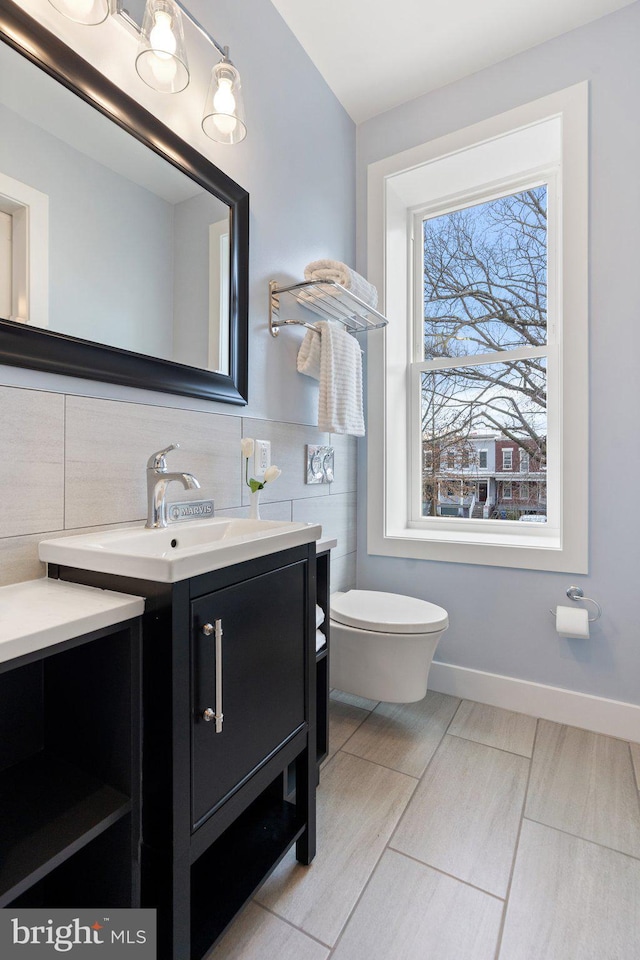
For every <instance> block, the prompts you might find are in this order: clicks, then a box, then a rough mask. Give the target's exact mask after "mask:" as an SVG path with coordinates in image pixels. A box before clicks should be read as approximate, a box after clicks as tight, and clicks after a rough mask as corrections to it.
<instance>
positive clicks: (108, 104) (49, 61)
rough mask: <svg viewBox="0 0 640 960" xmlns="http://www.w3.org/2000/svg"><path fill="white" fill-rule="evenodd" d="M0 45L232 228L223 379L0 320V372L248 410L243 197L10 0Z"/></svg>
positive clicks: (3, 2) (0, 0)
mask: <svg viewBox="0 0 640 960" xmlns="http://www.w3.org/2000/svg"><path fill="white" fill-rule="evenodd" d="M0 40H3V41H4V42H5V43H7V44H9V46H11V47H13V49H14V50H16V51H17V52H18V53H20V54H22V56H24V57H26V58H27V59H28V60H31V62H32V63H34V64H35V65H36V66H37V67H40V69H42V70H44V71H45V72H46V73H48V74H49V75H50V76H51V77H53V78H54V79H55V80H58V81H59V82H60V83H62V84H63V85H64V86H65V87H67V88H68V89H69V90H71V91H72V92H73V93H75V94H77V96H79V97H81V98H82V99H83V100H85V101H86V102H87V103H88V104H90V105H91V106H92V107H94V108H95V109H96V110H98V111H99V112H100V113H102V114H104V116H105V117H107V118H108V119H109V120H111V121H113V123H116V124H118V126H119V127H122V129H123V130H125V131H126V132H127V133H129V134H131V136H133V137H135V138H136V139H137V140H139V141H140V142H141V143H143V144H144V145H145V146H147V147H149V149H150V150H153V151H154V153H157V154H158V155H159V156H161V157H163V158H164V159H165V160H166V161H167V162H168V163H171V164H172V165H173V166H174V167H176V168H177V169H178V170H181V171H182V172H183V173H185V174H186V175H187V176H188V177H190V178H191V179H192V180H195V182H196V183H198V184H200V186H202V187H203V188H204V189H205V190H207V191H209V192H210V193H212V194H214V196H216V197H218V198H219V199H220V200H222V201H224V203H226V204H227V205H228V206H229V217H230V228H231V229H230V234H231V240H230V270H231V275H230V282H229V294H230V296H229V300H230V302H229V321H230V331H229V334H230V336H229V343H230V366H229V370H230V374H229V376H227V375H225V374H222V373H213V372H211V371H209V370H201V369H199V368H197V367H190V366H186V365H185V364H181V363H173V362H171V361H169V360H160V359H156V358H154V357H148V356H145V355H144V354H140V353H133V352H131V351H129V350H121V349H118V348H117V347H109V346H103V345H101V344H97V343H93V342H92V341H90V340H81V339H79V338H77V337H69V336H66V335H65V334H62V333H55V332H53V331H50V330H39V329H37V328H36V327H28V326H25V325H24V324H20V323H15V322H13V321H12V320H2V319H0V364H2V363H4V364H10V365H13V366H19V367H30V368H32V369H35V370H44V371H47V372H49V373H58V374H65V375H66V376H72V377H83V378H85V379H88V380H102V381H105V382H107V383H117V384H121V385H125V386H129V387H138V388H142V389H145V390H157V391H160V392H162V393H167V392H168V393H179V394H184V395H185V396H191V397H202V398H205V399H207V400H218V401H222V402H223V403H235V404H246V402H247V392H248V336H247V332H248V312H249V304H248V300H249V194H248V193H247V191H246V190H243V188H242V187H240V186H239V185H238V184H237V183H235V182H234V181H233V180H231V178H230V177H228V176H227V175H226V174H225V173H223V172H222V171H221V170H219V169H218V167H216V166H215V165H214V164H213V163H211V162H210V161H209V160H207V159H206V158H205V157H204V156H203V155H202V154H201V153H198V151H197V150H196V149H195V148H193V147H191V146H190V145H189V144H187V143H186V142H185V141H184V140H181V139H180V137H178V136H176V134H175V133H173V131H171V130H170V129H169V128H168V127H166V126H165V125H164V124H162V123H161V122H160V121H159V120H158V119H157V118H156V117H154V116H153V115H152V114H150V113H149V112H148V111H147V110H145V109H144V108H143V107H141V106H140V105H139V104H138V103H136V101H135V100H133V99H132V98H131V97H129V96H127V94H125V93H123V91H122V90H120V89H119V88H118V87H116V86H115V84H113V83H111V81H110V80H107V78H106V77H105V76H104V75H103V74H102V73H100V72H99V71H98V70H96V69H95V68H94V67H92V66H91V65H90V64H89V63H87V61H86V60H83V59H82V57H80V56H79V55H78V54H77V53H75V51H74V50H72V49H71V48H70V47H68V46H67V45H66V44H64V43H62V41H61V40H59V39H58V38H57V37H56V36H55V35H54V34H52V33H50V32H49V31H48V30H45V28H44V27H42V26H41V25H40V24H39V23H38V22H37V21H36V20H34V19H33V18H32V17H30V16H29V15H28V14H27V13H25V11H24V10H22V9H21V8H20V7H18V6H17V5H16V4H15V3H13V2H12V0H0ZM116 282H117V281H116ZM87 309H88V310H90V309H91V306H90V305H88V307H87ZM151 319H152V318H150V320H151Z"/></svg>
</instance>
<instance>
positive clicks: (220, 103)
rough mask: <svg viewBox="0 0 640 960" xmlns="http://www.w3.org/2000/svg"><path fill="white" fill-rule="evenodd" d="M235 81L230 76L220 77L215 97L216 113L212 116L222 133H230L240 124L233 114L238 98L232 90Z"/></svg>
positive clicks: (214, 106)
mask: <svg viewBox="0 0 640 960" xmlns="http://www.w3.org/2000/svg"><path fill="white" fill-rule="evenodd" d="M232 86H233V83H232V81H231V80H229V78H228V77H220V79H219V81H218V89H217V90H216V92H215V95H214V97H213V109H214V111H215V112H214V115H213V117H212V118H211V119H212V120H213V122H214V124H215V125H216V127H217V129H218V130H219V131H220V133H224V134H225V135H228V134H230V133H233V131H234V130H235V128H236V127H237V126H238V121H237V120H236V118H235V117H234V116H233V114H234V113H235V111H236V98H235V97H234V95H233V92H232V89H231V88H232Z"/></svg>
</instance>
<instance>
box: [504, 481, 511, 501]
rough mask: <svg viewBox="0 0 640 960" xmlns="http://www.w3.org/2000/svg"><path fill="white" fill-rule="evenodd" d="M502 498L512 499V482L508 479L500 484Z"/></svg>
mask: <svg viewBox="0 0 640 960" xmlns="http://www.w3.org/2000/svg"><path fill="white" fill-rule="evenodd" d="M502 499H503V500H513V484H512V483H511V482H510V481H509V480H505V482H504V483H503V484H502Z"/></svg>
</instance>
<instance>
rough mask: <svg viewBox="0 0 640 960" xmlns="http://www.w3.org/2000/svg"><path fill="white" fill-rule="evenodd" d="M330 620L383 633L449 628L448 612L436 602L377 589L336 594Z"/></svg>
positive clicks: (417, 631)
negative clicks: (382, 591)
mask: <svg viewBox="0 0 640 960" xmlns="http://www.w3.org/2000/svg"><path fill="white" fill-rule="evenodd" d="M331 619H332V620H336V621H337V622H338V623H343V624H345V626H348V627H360V628H361V629H362V630H377V631H379V632H380V633H436V632H437V631H439V630H446V629H447V627H448V626H449V617H448V614H447V611H446V610H444V609H443V608H442V607H438V606H436V604H435V603H429V602H428V601H427V600H418V599H417V597H405V596H403V595H402V594H399V593H381V592H380V591H378V590H348V591H347V592H346V593H333V594H332V595H331Z"/></svg>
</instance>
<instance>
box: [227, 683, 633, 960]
mask: <svg viewBox="0 0 640 960" xmlns="http://www.w3.org/2000/svg"><path fill="white" fill-rule="evenodd" d="M637 777H640V747H639V746H638V745H636V744H632V745H629V744H628V743H626V742H625V741H623V740H616V739H613V738H612V737H605V736H601V735H599V734H595V733H589V732H586V731H584V730H577V729H575V728H573V727H566V726H562V725H560V724H556V723H550V722H549V721H546V720H536V719H535V718H534V717H529V716H525V715H523V714H517V713H511V712H509V711H506V710H500V709H498V708H496V707H489V706H486V705H484V704H480V703H472V702H470V701H466V700H463V701H460V700H457V699H456V698H454V697H449V696H446V695H444V694H439V693H431V692H430V693H428V694H427V697H426V698H425V699H424V700H423V701H421V702H420V703H415V704H407V705H393V704H382V703H381V704H375V703H372V702H371V701H367V700H362V699H361V698H357V697H351V696H349V695H346V694H340V693H338V692H337V691H334V692H333V694H332V700H331V752H330V755H329V757H328V758H327V761H326V762H325V764H324V765H323V768H322V775H321V782H320V788H319V791H318V855H317V857H316V859H315V861H314V862H313V864H312V865H311V866H310V867H302V866H300V865H299V864H297V863H296V861H295V857H294V855H293V852H291V853H290V854H288V855H287V857H286V858H285V860H284V861H283V862H282V863H281V864H280V866H279V867H278V868H277V870H276V871H275V873H274V874H273V876H271V877H270V878H269V880H267V882H266V883H265V884H264V886H263V887H262V888H261V890H260V891H259V892H258V895H257V896H256V898H255V901H254V902H253V903H251V904H250V905H249V907H248V908H247V909H246V910H245V911H244V912H243V913H242V914H241V915H240V916H239V917H238V919H237V920H236V921H235V923H234V924H233V926H232V927H231V928H230V930H229V931H228V932H227V934H226V936H225V937H224V939H223V940H222V941H221V942H220V944H219V945H218V946H217V947H216V949H215V950H214V951H213V952H212V953H211V954H210V960H328V958H331V960H637V958H640V803H639V796H638V782H637V779H636V778H637Z"/></svg>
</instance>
